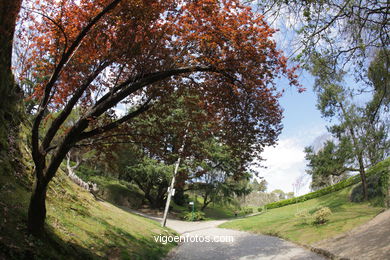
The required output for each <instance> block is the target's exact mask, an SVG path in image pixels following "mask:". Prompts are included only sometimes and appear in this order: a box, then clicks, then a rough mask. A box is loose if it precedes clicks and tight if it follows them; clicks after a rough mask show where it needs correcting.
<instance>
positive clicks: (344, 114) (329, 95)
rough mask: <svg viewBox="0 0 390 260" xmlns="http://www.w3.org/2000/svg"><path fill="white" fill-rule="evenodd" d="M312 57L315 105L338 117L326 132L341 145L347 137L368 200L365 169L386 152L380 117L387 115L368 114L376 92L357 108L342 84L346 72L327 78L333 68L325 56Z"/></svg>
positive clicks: (382, 157)
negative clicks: (316, 98)
mask: <svg viewBox="0 0 390 260" xmlns="http://www.w3.org/2000/svg"><path fill="white" fill-rule="evenodd" d="M312 60H313V67H312V68H311V72H312V74H313V75H314V76H315V77H316V80H315V90H316V92H317V96H318V104H317V107H318V109H319V110H320V111H321V113H322V115H323V116H324V117H326V118H329V119H336V120H338V122H339V123H338V124H336V125H334V126H332V127H330V128H329V131H330V132H331V133H332V134H333V136H334V137H335V138H336V139H338V140H339V143H340V144H342V145H343V147H344V146H345V145H344V144H346V143H347V141H346V140H349V142H350V144H351V147H352V150H351V151H352V154H353V158H354V163H355V165H356V168H358V169H359V173H360V177H361V180H362V185H363V191H364V192H363V193H364V198H365V199H367V182H366V177H365V170H366V168H367V167H368V166H369V165H371V164H373V163H375V162H378V161H379V160H383V159H384V158H385V156H386V155H387V154H388V153H389V150H388V149H389V146H388V142H389V139H388V130H389V126H388V125H387V124H386V122H385V121H384V120H383V119H382V117H384V118H386V117H385V116H384V114H381V113H375V116H374V117H372V116H370V115H372V112H371V111H372V109H371V107H372V106H371V104H372V102H373V101H375V95H374V97H373V98H372V99H371V100H370V101H368V102H367V103H366V104H365V105H364V106H360V107H359V106H357V105H356V104H355V103H354V94H353V92H352V91H351V90H348V89H347V88H346V87H345V86H343V78H344V75H345V73H344V72H343V71H337V73H334V74H333V76H332V77H329V73H330V72H331V71H334V68H332V67H330V66H329V58H328V57H327V56H326V57H321V56H313V57H312ZM346 153H347V152H346Z"/></svg>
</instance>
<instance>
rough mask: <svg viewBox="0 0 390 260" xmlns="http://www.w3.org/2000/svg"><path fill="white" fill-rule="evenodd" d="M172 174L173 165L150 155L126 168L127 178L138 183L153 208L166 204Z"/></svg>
mask: <svg viewBox="0 0 390 260" xmlns="http://www.w3.org/2000/svg"><path fill="white" fill-rule="evenodd" d="M172 175H173V166H172V165H166V164H164V163H162V162H159V161H157V160H154V159H151V158H148V157H144V158H143V159H142V160H141V161H140V162H139V163H138V164H135V165H132V166H128V167H127V168H126V176H127V180H128V181H131V182H134V183H135V184H137V186H138V187H139V188H140V189H141V190H142V191H143V192H144V196H145V199H147V200H148V202H149V203H150V205H151V207H152V208H161V207H163V206H164V201H165V195H166V193H167V189H168V186H169V183H170V181H171V179H172ZM125 179H126V178H125Z"/></svg>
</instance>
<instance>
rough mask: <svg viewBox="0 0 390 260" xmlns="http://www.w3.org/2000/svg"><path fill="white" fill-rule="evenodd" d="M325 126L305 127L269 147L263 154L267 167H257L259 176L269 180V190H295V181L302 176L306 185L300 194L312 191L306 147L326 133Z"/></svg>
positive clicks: (264, 163)
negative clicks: (292, 135) (306, 168)
mask: <svg viewBox="0 0 390 260" xmlns="http://www.w3.org/2000/svg"><path fill="white" fill-rule="evenodd" d="M324 131H325V129H324V127H323V126H317V127H314V128H309V129H305V130H304V131H300V132H299V133H298V134H297V135H295V136H294V137H282V138H281V139H280V141H279V142H278V145H277V146H276V147H267V148H266V149H265V150H264V153H263V154H262V157H263V158H264V159H266V161H264V162H263V163H262V164H263V165H264V166H266V167H267V168H266V169H263V168H257V169H255V170H256V171H257V172H258V173H259V177H264V178H265V180H266V181H267V182H268V191H269V192H270V191H273V190H275V189H281V190H283V191H285V192H290V191H293V183H295V182H296V180H297V179H298V178H299V177H300V176H302V175H305V177H304V183H305V185H304V186H303V187H302V188H301V189H300V190H299V192H298V194H299V195H301V194H305V193H308V192H309V191H310V188H309V185H310V176H309V175H307V174H306V173H305V167H306V160H305V153H304V148H305V146H308V145H312V143H313V141H314V140H315V138H316V137H318V136H319V135H321V133H324Z"/></svg>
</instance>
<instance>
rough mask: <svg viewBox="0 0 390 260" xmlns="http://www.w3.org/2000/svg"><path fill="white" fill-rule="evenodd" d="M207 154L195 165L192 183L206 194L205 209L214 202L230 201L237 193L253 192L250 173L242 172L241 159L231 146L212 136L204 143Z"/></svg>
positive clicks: (201, 192) (194, 188)
mask: <svg viewBox="0 0 390 260" xmlns="http://www.w3.org/2000/svg"><path fill="white" fill-rule="evenodd" d="M203 145H204V150H205V151H207V155H206V157H205V159H204V160H202V161H201V162H200V163H199V164H196V165H194V166H196V167H195V168H192V170H191V175H192V176H193V178H192V179H191V180H190V184H189V185H190V187H191V189H193V190H196V191H197V192H198V193H199V194H200V195H201V196H202V198H203V205H202V208H201V209H202V210H204V209H205V208H206V207H207V206H208V205H209V204H210V203H212V202H216V203H229V202H231V201H232V200H233V199H234V197H235V196H243V195H246V194H249V193H250V191H251V187H250V185H249V177H250V175H249V174H248V173H246V172H241V170H242V167H241V165H240V163H239V160H236V158H235V157H234V156H233V155H232V154H233V153H232V151H231V149H230V147H228V146H227V145H223V144H222V143H220V142H219V141H218V139H215V138H211V139H209V140H206V141H205V142H204V143H203Z"/></svg>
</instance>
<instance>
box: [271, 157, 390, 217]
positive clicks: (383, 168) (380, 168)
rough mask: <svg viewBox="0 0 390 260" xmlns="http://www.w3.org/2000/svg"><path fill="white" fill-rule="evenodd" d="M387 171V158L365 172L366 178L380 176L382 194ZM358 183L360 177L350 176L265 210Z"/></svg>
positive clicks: (278, 202) (275, 203) (387, 181)
mask: <svg viewBox="0 0 390 260" xmlns="http://www.w3.org/2000/svg"><path fill="white" fill-rule="evenodd" d="M389 171H390V157H389V158H387V159H386V160H383V161H381V162H379V163H378V164H376V165H374V166H373V167H371V168H370V169H368V170H367V172H366V176H367V177H369V176H371V175H374V174H380V175H381V186H382V187H381V189H382V191H383V193H384V194H386V193H387V189H388V188H389ZM359 182H360V175H359V174H358V175H355V176H352V177H350V178H348V179H345V180H343V181H340V182H339V183H336V184H335V185H332V186H329V187H326V188H323V189H320V190H317V191H314V192H310V193H308V194H305V195H302V196H299V197H296V198H291V199H286V200H281V201H277V202H272V203H269V204H267V205H265V207H266V208H267V209H273V208H280V207H283V206H287V205H291V204H295V203H299V202H303V201H306V200H310V199H314V198H318V197H321V196H324V195H326V194H329V193H332V192H335V191H339V190H342V189H344V188H346V187H349V186H351V185H354V184H357V183H359ZM388 200H389V198H388Z"/></svg>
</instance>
